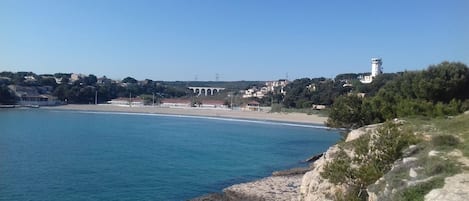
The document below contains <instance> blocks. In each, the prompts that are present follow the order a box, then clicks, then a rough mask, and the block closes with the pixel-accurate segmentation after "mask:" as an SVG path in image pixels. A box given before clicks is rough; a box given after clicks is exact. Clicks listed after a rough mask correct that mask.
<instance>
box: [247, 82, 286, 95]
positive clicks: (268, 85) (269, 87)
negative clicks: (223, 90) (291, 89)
mask: <svg viewBox="0 0 469 201" xmlns="http://www.w3.org/2000/svg"><path fill="white" fill-rule="evenodd" d="M288 83H290V82H289V81H288V80H284V79H281V80H277V81H268V82H265V86H264V87H261V88H260V89H258V88H257V87H255V86H254V87H252V88H250V89H247V90H244V94H243V98H262V97H264V96H265V95H266V94H267V93H269V92H274V93H275V90H276V89H278V88H279V90H280V93H281V94H283V95H285V94H286V93H287V92H286V91H285V90H284V87H285V86H287V84H288Z"/></svg>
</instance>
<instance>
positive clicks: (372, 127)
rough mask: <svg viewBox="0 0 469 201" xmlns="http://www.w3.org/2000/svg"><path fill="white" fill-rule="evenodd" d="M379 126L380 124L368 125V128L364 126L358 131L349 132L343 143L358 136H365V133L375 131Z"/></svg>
mask: <svg viewBox="0 0 469 201" xmlns="http://www.w3.org/2000/svg"><path fill="white" fill-rule="evenodd" d="M379 125H381V124H373V125H368V126H364V127H361V128H358V129H354V130H351V131H350V132H349V133H348V135H347V139H345V142H349V141H352V140H355V139H357V138H359V137H360V136H362V135H364V134H366V133H367V132H369V131H373V130H375V129H376V128H377V127H378V126H379Z"/></svg>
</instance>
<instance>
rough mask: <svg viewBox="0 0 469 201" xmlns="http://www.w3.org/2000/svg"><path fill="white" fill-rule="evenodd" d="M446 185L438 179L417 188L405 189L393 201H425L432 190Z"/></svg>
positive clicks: (418, 185)
mask: <svg viewBox="0 0 469 201" xmlns="http://www.w3.org/2000/svg"><path fill="white" fill-rule="evenodd" d="M443 184H444V180H443V179H442V178H436V179H433V180H430V181H428V182H424V183H420V184H417V185H415V186H412V187H409V188H407V189H405V190H404V191H403V192H401V193H400V194H398V195H397V196H396V197H395V198H394V199H393V200H402V201H423V200H424V197H425V195H426V194H427V193H428V192H430V191H431V190H432V189H435V188H440V187H442V186H443Z"/></svg>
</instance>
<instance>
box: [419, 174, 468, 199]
mask: <svg viewBox="0 0 469 201" xmlns="http://www.w3.org/2000/svg"><path fill="white" fill-rule="evenodd" d="M468 198H469V173H463V174H457V175H454V176H451V177H447V178H446V179H445V185H444V186H443V188H439V189H433V190H432V191H430V192H429V193H428V194H427V195H425V201H440V200H446V201H465V200H468Z"/></svg>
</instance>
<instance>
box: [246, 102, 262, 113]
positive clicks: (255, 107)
mask: <svg viewBox="0 0 469 201" xmlns="http://www.w3.org/2000/svg"><path fill="white" fill-rule="evenodd" d="M260 105H261V104H260V103H259V102H257V101H251V102H249V103H247V104H246V105H244V107H243V108H242V109H243V110H247V111H261V108H260Z"/></svg>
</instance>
